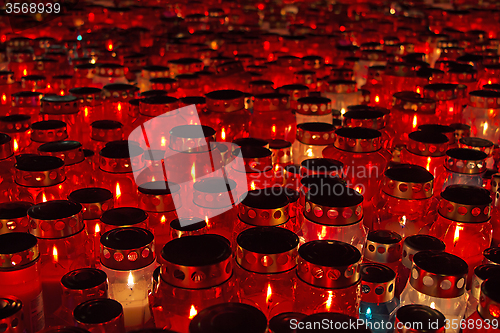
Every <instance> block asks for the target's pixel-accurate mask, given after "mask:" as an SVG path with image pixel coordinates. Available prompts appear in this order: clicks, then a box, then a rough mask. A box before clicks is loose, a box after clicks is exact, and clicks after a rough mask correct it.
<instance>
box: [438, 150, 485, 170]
mask: <svg viewBox="0 0 500 333" xmlns="http://www.w3.org/2000/svg"><path fill="white" fill-rule="evenodd" d="M487 157H488V155H487V154H486V153H484V152H482V151H479V150H476V149H468V148H453V149H448V150H447V151H446V160H445V164H444V166H445V168H446V169H448V170H450V171H451V172H457V173H461V174H481V173H483V172H484V171H486V158H487Z"/></svg>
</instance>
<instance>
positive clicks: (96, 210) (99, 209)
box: [68, 187, 114, 220]
mask: <svg viewBox="0 0 500 333" xmlns="http://www.w3.org/2000/svg"><path fill="white" fill-rule="evenodd" d="M113 199H114V197H113V193H112V192H111V191H110V190H107V189H105V188H100V187H87V188H82V189H79V190H75V191H73V192H71V193H70V194H69V195H68V200H71V201H73V202H77V203H79V204H81V205H82V206H83V207H84V208H85V210H84V212H83V218H84V219H85V220H93V219H98V218H100V217H101V215H102V214H103V213H104V212H105V211H107V210H109V209H111V208H113Z"/></svg>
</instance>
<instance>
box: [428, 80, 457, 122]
mask: <svg viewBox="0 0 500 333" xmlns="http://www.w3.org/2000/svg"><path fill="white" fill-rule="evenodd" d="M424 98H431V99H433V100H435V101H436V115H437V117H438V119H439V122H440V123H443V124H447V123H454V122H459V121H461V120H462V105H461V104H460V103H461V102H460V100H459V98H458V96H457V85H456V84H448V83H434V84H428V85H426V86H424Z"/></svg>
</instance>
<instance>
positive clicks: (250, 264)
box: [234, 227, 299, 317]
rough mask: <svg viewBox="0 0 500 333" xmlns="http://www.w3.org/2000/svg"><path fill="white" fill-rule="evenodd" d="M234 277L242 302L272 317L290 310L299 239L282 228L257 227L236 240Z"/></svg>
mask: <svg viewBox="0 0 500 333" xmlns="http://www.w3.org/2000/svg"><path fill="white" fill-rule="evenodd" d="M236 242H237V249H236V261H237V263H238V265H237V266H235V269H234V270H235V275H236V279H237V283H238V286H239V296H240V299H241V302H242V303H246V304H250V305H252V306H255V307H256V308H258V309H260V310H261V311H262V312H263V313H264V314H265V315H266V316H268V317H271V316H273V315H275V314H279V313H282V312H289V311H292V309H293V300H294V296H293V292H292V294H290V291H291V290H293V286H294V284H295V279H296V277H295V271H294V268H295V266H296V265H297V263H296V261H295V259H294V258H296V257H297V249H298V245H299V239H298V237H297V235H295V233H293V232H291V231H289V230H284V229H281V228H272V227H256V228H250V229H247V230H245V231H243V232H241V233H240V234H239V235H238V237H237V241H236Z"/></svg>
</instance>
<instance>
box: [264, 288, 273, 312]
mask: <svg viewBox="0 0 500 333" xmlns="http://www.w3.org/2000/svg"><path fill="white" fill-rule="evenodd" d="M272 295H273V290H272V289H271V284H270V283H268V284H267V295H266V303H267V308H268V309H269V306H270V305H271V302H272V301H273V300H272V299H271V296H272Z"/></svg>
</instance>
